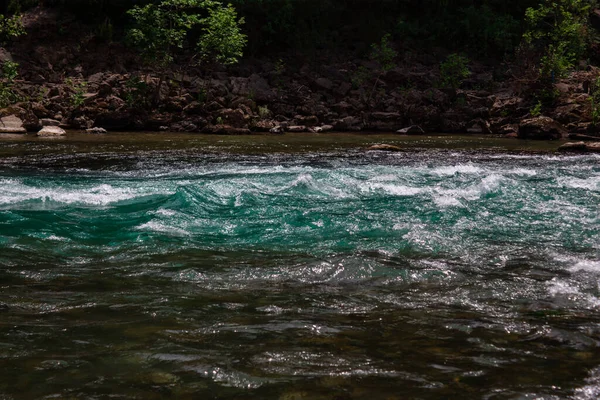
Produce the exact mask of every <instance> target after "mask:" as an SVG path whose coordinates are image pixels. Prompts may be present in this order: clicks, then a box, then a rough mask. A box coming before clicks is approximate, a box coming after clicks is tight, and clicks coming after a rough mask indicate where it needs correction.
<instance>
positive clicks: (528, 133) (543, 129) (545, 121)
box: [518, 117, 567, 140]
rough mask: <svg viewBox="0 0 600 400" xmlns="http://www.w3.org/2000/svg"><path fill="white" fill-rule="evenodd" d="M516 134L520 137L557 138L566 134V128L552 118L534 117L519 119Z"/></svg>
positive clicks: (534, 138)
mask: <svg viewBox="0 0 600 400" xmlns="http://www.w3.org/2000/svg"><path fill="white" fill-rule="evenodd" d="M518 136H519V138H520V139H533V140H558V139H562V138H565V137H566V136H567V130H566V129H565V127H564V126H562V125H561V124H559V123H558V122H556V121H555V120H553V119H552V118H549V117H535V118H529V119H525V120H523V121H521V123H520V124H519V133H518Z"/></svg>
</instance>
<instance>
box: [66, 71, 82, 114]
mask: <svg viewBox="0 0 600 400" xmlns="http://www.w3.org/2000/svg"><path fill="white" fill-rule="evenodd" d="M65 84H66V85H67V88H68V89H69V91H70V92H71V96H70V97H69V99H70V101H71V106H72V107H74V108H79V107H81V106H82V105H83V103H84V102H85V96H84V95H85V93H86V91H87V82H75V81H74V80H73V79H72V78H67V79H65Z"/></svg>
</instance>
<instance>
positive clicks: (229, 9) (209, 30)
mask: <svg viewBox="0 0 600 400" xmlns="http://www.w3.org/2000/svg"><path fill="white" fill-rule="evenodd" d="M204 4H208V5H209V9H208V17H206V18H203V19H201V20H200V23H201V24H202V26H203V34H202V35H201V36H200V39H199V41H198V49H199V51H200V56H201V58H202V59H203V60H204V61H212V60H214V61H217V62H218V63H221V64H225V65H229V64H235V63H237V62H238V61H239V59H240V58H241V57H242V52H243V50H244V47H245V46H246V42H247V39H246V35H244V34H243V33H242V32H241V29H240V26H241V25H242V24H243V23H244V19H243V18H240V19H238V18H237V13H236V11H235V8H233V6H232V5H231V4H229V5H228V6H226V7H222V6H221V3H219V2H214V1H210V2H207V1H205V2H204Z"/></svg>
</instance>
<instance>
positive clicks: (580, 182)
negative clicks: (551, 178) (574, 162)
mask: <svg viewBox="0 0 600 400" xmlns="http://www.w3.org/2000/svg"><path fill="white" fill-rule="evenodd" d="M557 182H558V184H559V185H561V186H563V187H568V188H572V189H586V190H593V191H597V190H600V176H591V177H589V178H586V179H581V178H574V177H569V178H567V177H559V178H558V179H557Z"/></svg>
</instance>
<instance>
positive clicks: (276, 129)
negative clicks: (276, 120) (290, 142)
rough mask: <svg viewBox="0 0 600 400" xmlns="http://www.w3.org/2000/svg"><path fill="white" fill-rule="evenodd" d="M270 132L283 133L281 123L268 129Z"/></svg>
mask: <svg viewBox="0 0 600 400" xmlns="http://www.w3.org/2000/svg"><path fill="white" fill-rule="evenodd" d="M269 132H271V133H283V127H282V126H281V125H277V126H275V127H273V128H271V129H270V130H269Z"/></svg>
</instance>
